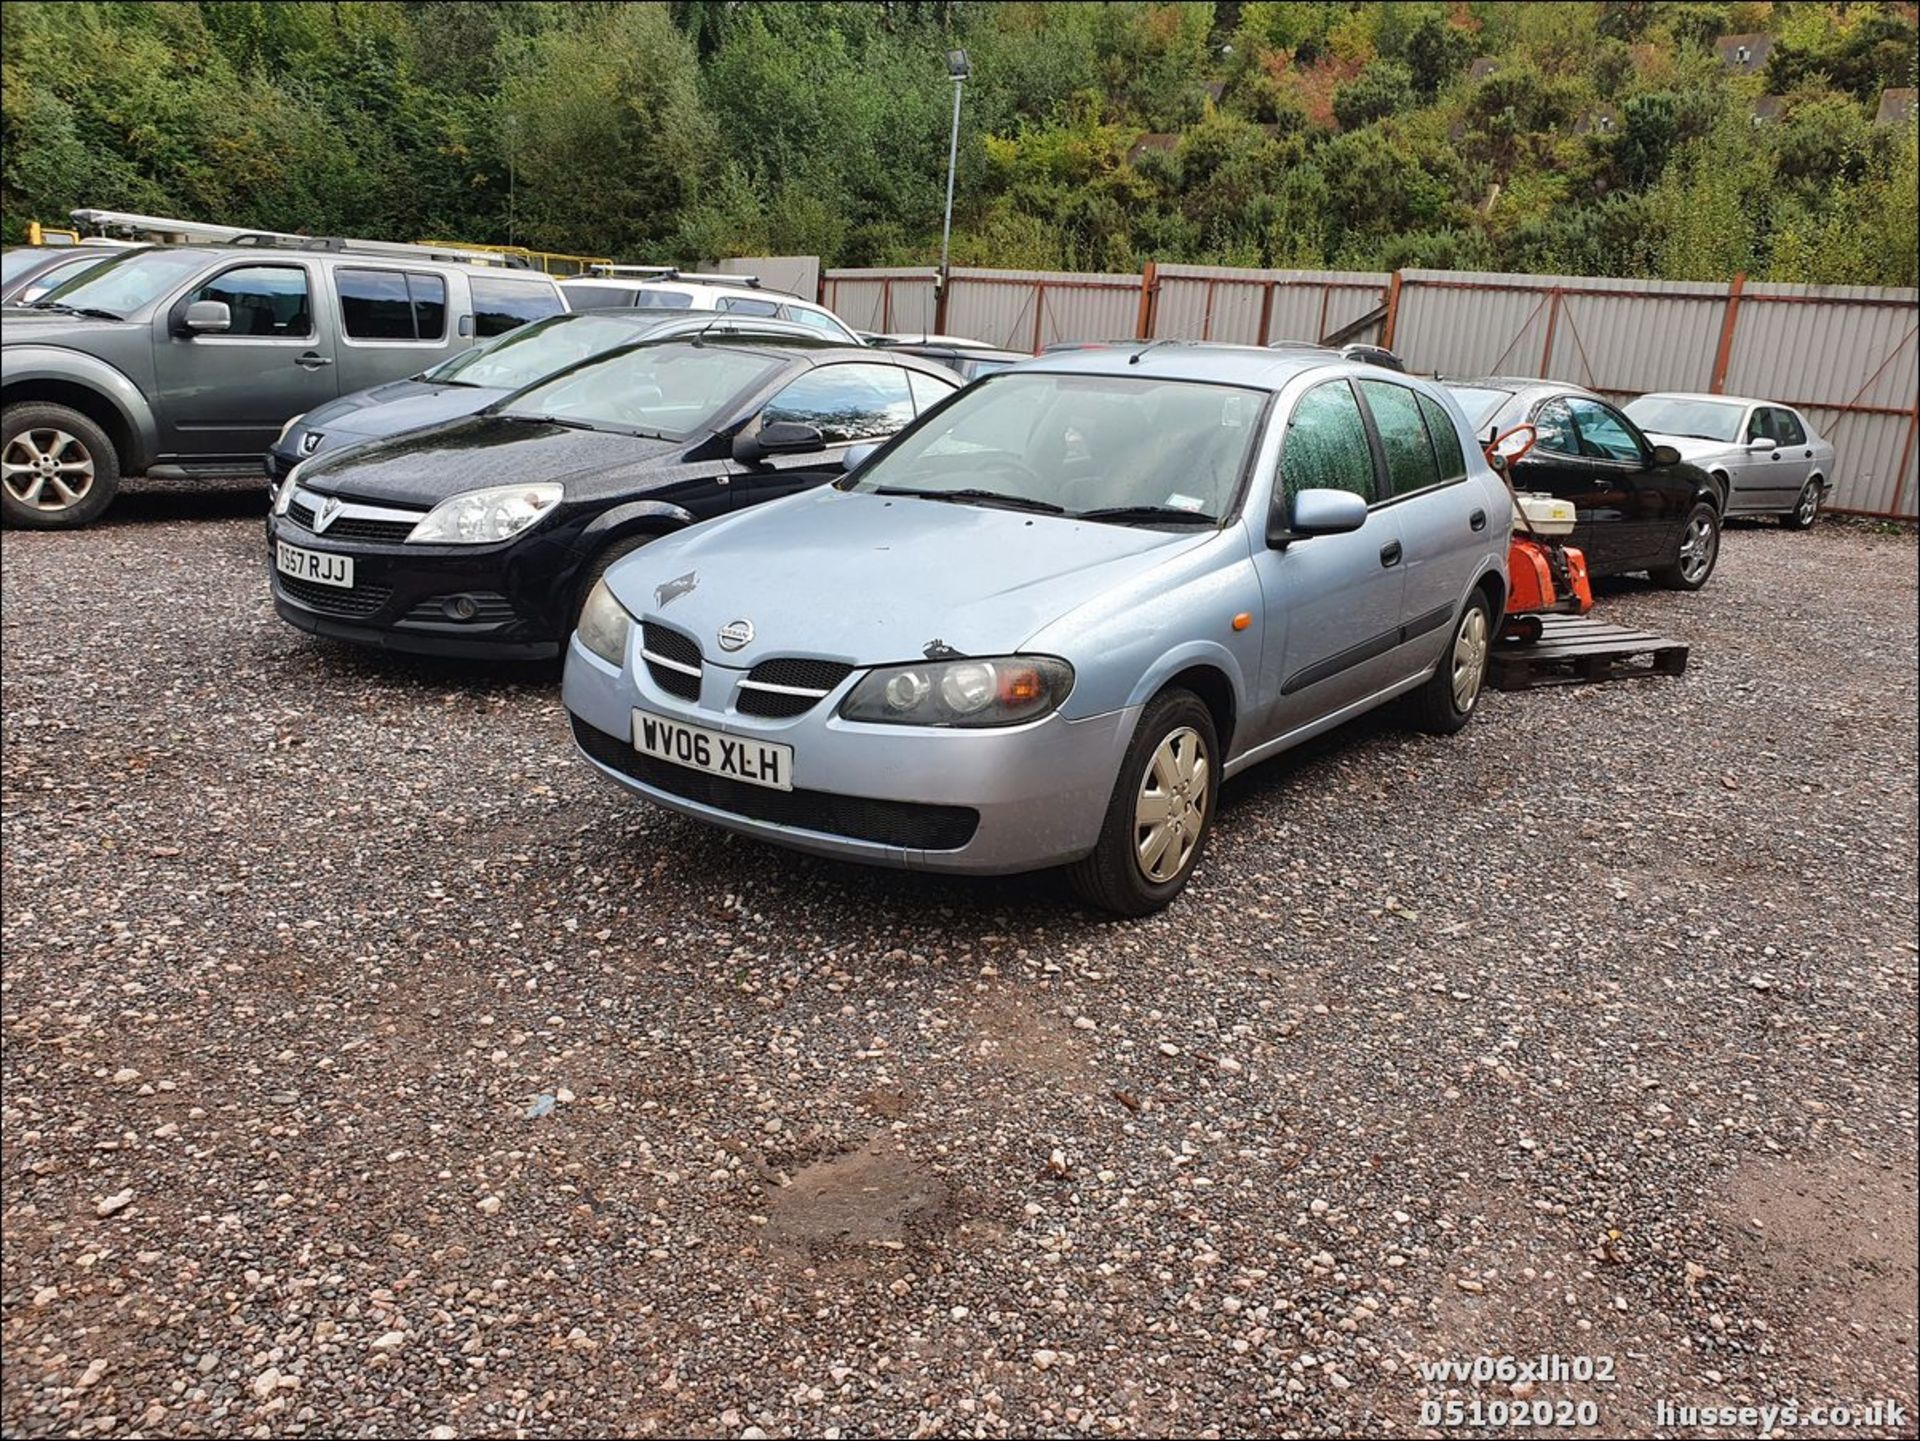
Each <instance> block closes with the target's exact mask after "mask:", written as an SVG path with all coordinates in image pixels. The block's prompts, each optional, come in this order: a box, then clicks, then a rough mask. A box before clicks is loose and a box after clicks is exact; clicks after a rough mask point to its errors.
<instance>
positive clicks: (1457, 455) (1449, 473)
mask: <svg viewBox="0 0 1920 1441" xmlns="http://www.w3.org/2000/svg"><path fill="white" fill-rule="evenodd" d="M1419 400H1420V414H1421V415H1422V416H1423V417H1424V418H1425V419H1426V422H1427V434H1428V436H1430V437H1431V438H1432V440H1433V458H1434V459H1435V460H1436V461H1438V462H1439V464H1440V479H1441V480H1443V481H1447V480H1464V479H1466V475H1467V458H1466V456H1465V455H1464V454H1463V453H1462V452H1461V449H1460V432H1459V431H1457V430H1455V429H1454V428H1453V417H1452V416H1450V415H1448V414H1447V408H1446V407H1445V406H1444V405H1442V404H1440V402H1439V401H1437V400H1434V399H1432V398H1430V397H1428V396H1425V395H1422V396H1420V397H1419Z"/></svg>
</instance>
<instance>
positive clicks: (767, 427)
mask: <svg viewBox="0 0 1920 1441" xmlns="http://www.w3.org/2000/svg"><path fill="white" fill-rule="evenodd" d="M826 448H827V442H826V439H825V437H823V436H822V435H821V434H820V431H819V429H818V428H817V427H815V426H811V425H803V424H801V423H800V422H799V421H797V420H770V421H768V422H767V423H766V424H764V425H762V426H761V427H760V428H759V429H758V430H755V431H745V430H743V431H741V432H740V434H738V435H736V436H735V437H734V438H733V458H734V459H735V460H738V461H742V462H744V463H746V464H748V465H751V464H753V463H754V462H755V461H760V460H765V459H766V458H767V457H768V456H770V455H807V454H809V453H811V452H813V451H816V450H825V449H826Z"/></svg>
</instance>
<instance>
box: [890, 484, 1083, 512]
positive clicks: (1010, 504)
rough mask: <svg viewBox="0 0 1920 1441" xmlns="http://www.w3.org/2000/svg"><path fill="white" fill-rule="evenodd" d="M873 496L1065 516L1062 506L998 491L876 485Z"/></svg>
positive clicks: (1064, 509)
mask: <svg viewBox="0 0 1920 1441" xmlns="http://www.w3.org/2000/svg"><path fill="white" fill-rule="evenodd" d="M873 493H874V494H875V495H910V496H913V497H915V498H916V499H919V500H955V501H959V502H960V503H961V504H963V505H964V504H966V503H967V502H969V501H971V502H973V503H974V504H976V505H1001V506H1005V507H1006V508H1007V509H1008V510H1031V511H1037V512H1039V513H1040V514H1042V515H1065V514H1066V513H1067V508H1066V507H1065V506H1064V505H1055V504H1054V503H1053V502H1052V501H1050V500H1034V499H1032V498H1031V497H1029V496H1024V495H1007V494H1005V493H1004V492H1002V491H998V490H972V489H968V490H916V489H914V488H913V487H911V486H905V485H877V486H875V487H874V488H873Z"/></svg>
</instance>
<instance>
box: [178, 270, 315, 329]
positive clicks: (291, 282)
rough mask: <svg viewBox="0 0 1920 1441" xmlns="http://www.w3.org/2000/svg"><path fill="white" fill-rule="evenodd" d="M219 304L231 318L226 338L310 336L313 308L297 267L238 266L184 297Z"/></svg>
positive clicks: (302, 277)
mask: <svg viewBox="0 0 1920 1441" xmlns="http://www.w3.org/2000/svg"><path fill="white" fill-rule="evenodd" d="M196 300H219V301H223V302H225V304H226V307H227V309H228V311H229V312H231V314H232V316H233V324H232V326H231V327H230V328H229V329H228V330H227V332H226V333H227V334H228V335H238V336H245V337H249V338H252V339H256V340H295V339H305V338H306V337H308V336H310V335H312V334H313V304H312V301H311V298H310V296H309V294H308V291H307V271H306V267H305V266H301V265H241V266H236V267H235V268H234V269H232V270H223V271H221V272H220V273H219V274H218V275H216V276H214V277H213V279H211V280H209V281H208V282H207V283H206V284H205V285H203V286H201V287H200V288H199V289H198V290H196V291H194V292H193V293H192V294H191V295H189V296H188V297H187V301H188V303H189V304H191V303H192V302H193V301H196Z"/></svg>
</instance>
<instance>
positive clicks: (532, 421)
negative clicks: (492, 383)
mask: <svg viewBox="0 0 1920 1441" xmlns="http://www.w3.org/2000/svg"><path fill="white" fill-rule="evenodd" d="M497 414H498V415H499V416H500V417H501V418H502V419H503V420H519V421H524V422H525V423H526V424H528V425H559V426H564V427H565V428H566V429H568V430H592V429H593V428H594V427H593V426H591V425H588V424H587V423H586V421H584V420H569V419H568V418H567V417H565V416H563V415H529V414H528V413H527V412H526V411H524V410H502V411H499V412H497Z"/></svg>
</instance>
